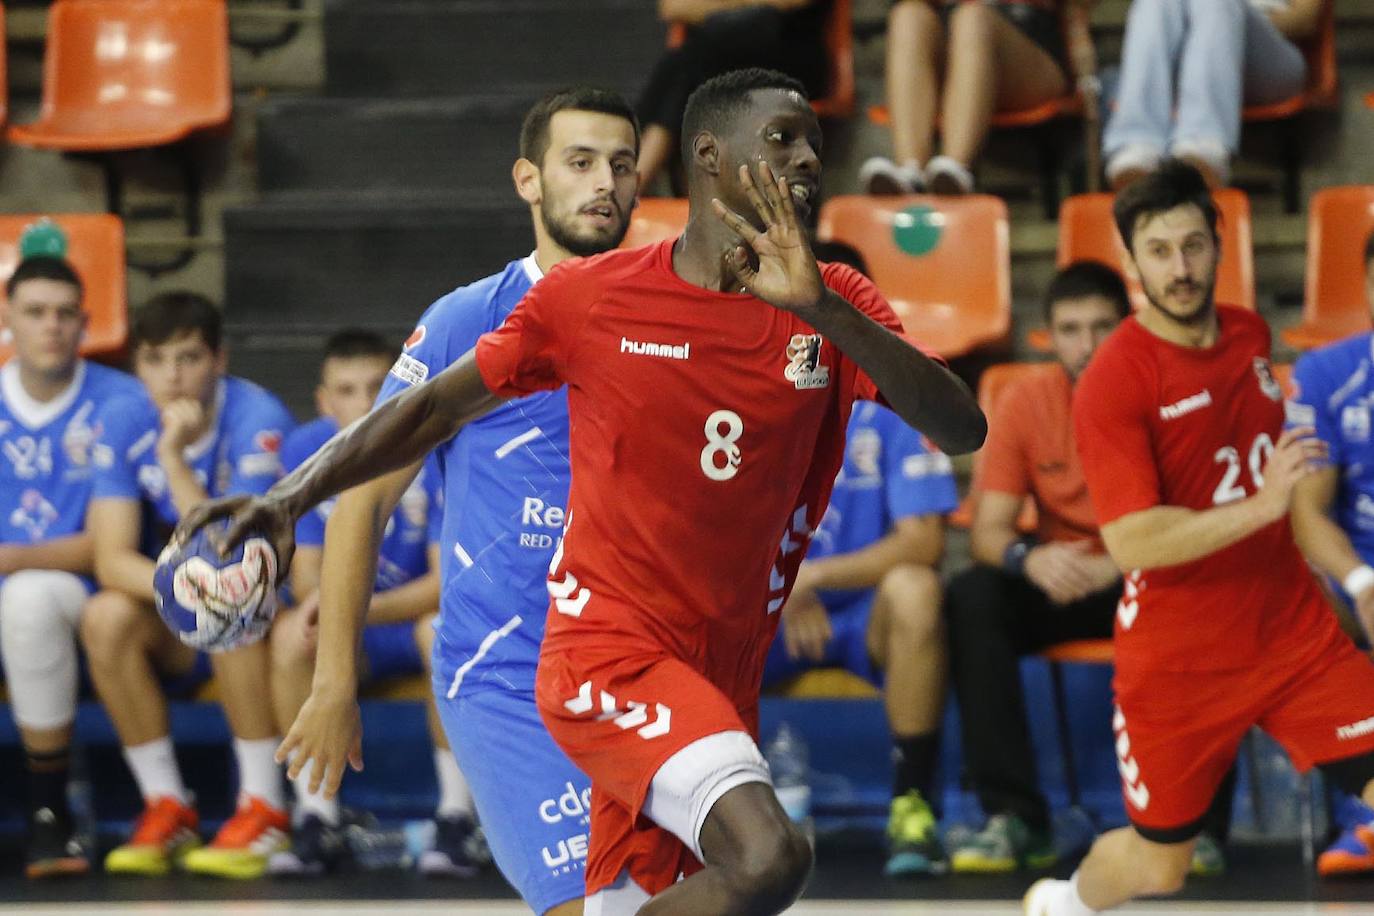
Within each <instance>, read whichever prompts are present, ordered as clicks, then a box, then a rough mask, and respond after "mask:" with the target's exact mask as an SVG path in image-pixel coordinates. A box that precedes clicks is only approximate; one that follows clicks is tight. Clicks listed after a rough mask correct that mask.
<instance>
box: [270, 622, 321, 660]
mask: <svg viewBox="0 0 1374 916" xmlns="http://www.w3.org/2000/svg"><path fill="white" fill-rule="evenodd" d="M303 623H304V621H303V620H301V615H300V614H298V613H296V612H295V611H294V610H292V611H288V612H286V613H284V614H278V615H277V619H276V620H274V621H273V622H272V632H271V635H270V636H269V638H268V642H267V651H268V654H269V655H270V656H271V658H272V668H273V670H275V671H296V670H299V669H300V668H301V667H303V666H313V665H314V661H315V647H314V646H313V645H311V644H309V643H307V642H306V641H305V634H304V632H303V626H302V625H303Z"/></svg>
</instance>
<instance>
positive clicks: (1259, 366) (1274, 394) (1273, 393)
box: [1255, 356, 1283, 401]
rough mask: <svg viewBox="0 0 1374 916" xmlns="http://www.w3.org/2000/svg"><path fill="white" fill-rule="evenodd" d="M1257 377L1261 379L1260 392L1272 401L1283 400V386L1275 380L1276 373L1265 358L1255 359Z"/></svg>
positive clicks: (1257, 357)
mask: <svg viewBox="0 0 1374 916" xmlns="http://www.w3.org/2000/svg"><path fill="white" fill-rule="evenodd" d="M1255 375H1256V376H1258V377H1259V386H1260V391H1263V392H1264V396H1265V397H1267V398H1268V399H1269V400H1271V401H1282V400H1283V386H1281V385H1280V384H1279V380H1278V379H1276V378H1274V371H1273V370H1272V369H1270V368H1269V360H1267V359H1265V358H1264V357H1263V356H1256V357H1255Z"/></svg>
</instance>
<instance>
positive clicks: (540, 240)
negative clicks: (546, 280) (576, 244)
mask: <svg viewBox="0 0 1374 916" xmlns="http://www.w3.org/2000/svg"><path fill="white" fill-rule="evenodd" d="M535 226H536V230H535V236H536V238H535V246H534V263H535V264H538V265H539V272H540V273H542V274H543V275H544V276H546V277H547V276H548V275H549V271H551V270H553V269H554V268H555V267H557V266H558V265H559V264H562V263H563V262H564V261H566V260H568V259H569V258H573V257H575V255H574V254H573V253H572V252H571V251H569V250H568V249H566V248H564V247H563V246H562V245H559V244H558V243H557V242H555V241H554V240H553V239H551V238H549V237H548V234H547V233H545V232H544V231H543V228H542V227H540V226H539V224H538V221H536V223H535Z"/></svg>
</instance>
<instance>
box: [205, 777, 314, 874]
mask: <svg viewBox="0 0 1374 916" xmlns="http://www.w3.org/2000/svg"><path fill="white" fill-rule="evenodd" d="M290 831H291V819H290V818H289V817H288V816H287V814H286V812H285V811H283V810H281V809H280V808H274V807H272V806H271V805H269V804H268V803H267V802H265V801H263V800H262V799H261V798H257V797H256V796H252V795H249V796H247V797H246V798H245V799H244V801H243V802H242V803H241V804H240V805H239V809H238V810H237V811H235V812H234V816H233V817H231V818H229V820H227V821H225V822H224V826H223V827H221V828H220V829H219V833H217V834H215V838H214V840H212V841H211V843H210V845H209V846H205V847H202V848H200V849H196V850H193V851H192V852H190V853H189V854H187V856H186V861H185V862H184V863H183V864H184V867H185V868H186V870H187V871H189V872H194V873H196V874H198V875H215V876H217V877H220V878H260V877H262V876H263V875H264V874H266V873H267V860H268V859H270V858H271V857H272V854H273V853H277V852H281V851H282V850H284V849H287V848H288V847H289V846H290V845H291V834H290Z"/></svg>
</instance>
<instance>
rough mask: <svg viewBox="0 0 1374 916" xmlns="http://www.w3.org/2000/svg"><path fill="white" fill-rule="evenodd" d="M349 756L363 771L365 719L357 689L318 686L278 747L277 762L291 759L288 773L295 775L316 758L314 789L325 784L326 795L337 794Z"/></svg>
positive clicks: (312, 772)
mask: <svg viewBox="0 0 1374 916" xmlns="http://www.w3.org/2000/svg"><path fill="white" fill-rule="evenodd" d="M345 760H347V761H348V765H349V766H351V767H352V768H353V770H354V772H362V769H363V722H362V716H361V715H360V714H359V712H358V697H357V691H356V690H352V691H346V692H341V693H334V692H332V691H325V690H321V689H320V688H318V687H316V688H314V689H312V690H311V691H310V696H309V698H307V699H306V701H305V705H304V706H302V707H301V711H300V712H299V713H298V714H297V715H296V721H295V722H292V723H291V731H289V732H287V734H286V737H285V738H284V739H283V740H282V743H281V746H280V747H278V748H277V763H287V762H290V764H291V766H290V769H288V770H287V771H286V775H287V776H288V777H290V778H291V779H295V778H296V777H297V776H299V775H300V773H301V770H303V769H305V765H306V764H307V763H309V762H311V761H314V765H313V766H311V768H310V791H311V793H314V792H318V791H319V789H320V786H324V794H325V797H326V798H333V797H334V796H335V795H337V794H338V792H339V783H340V782H341V781H342V780H343V768H344V761H345Z"/></svg>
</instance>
